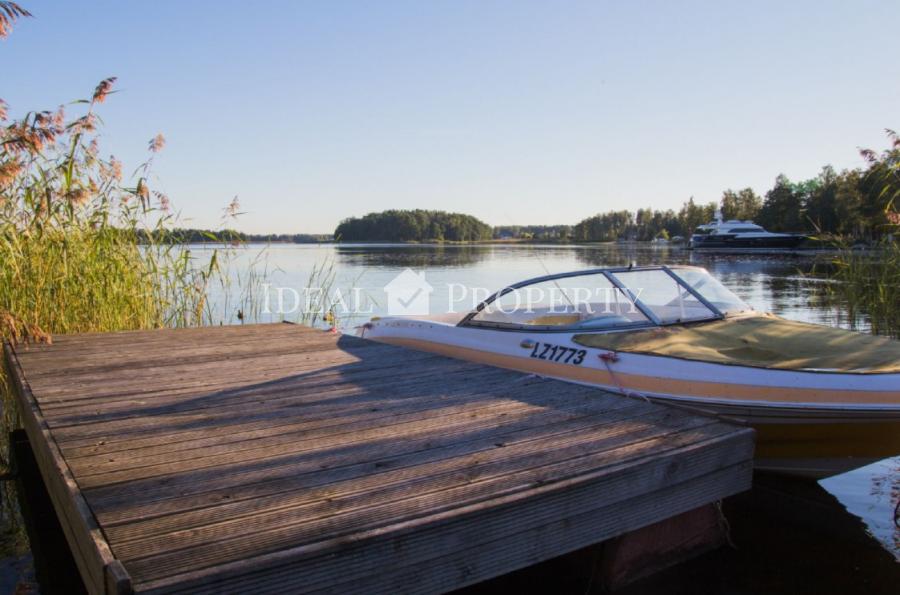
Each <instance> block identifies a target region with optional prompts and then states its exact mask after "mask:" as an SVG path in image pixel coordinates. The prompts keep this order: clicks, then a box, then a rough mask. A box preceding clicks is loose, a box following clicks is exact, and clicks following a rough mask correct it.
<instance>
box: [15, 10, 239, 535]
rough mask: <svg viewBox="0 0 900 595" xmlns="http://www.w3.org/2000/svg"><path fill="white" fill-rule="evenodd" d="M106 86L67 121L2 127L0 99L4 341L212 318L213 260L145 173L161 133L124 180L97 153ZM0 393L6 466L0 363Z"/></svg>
mask: <svg viewBox="0 0 900 595" xmlns="http://www.w3.org/2000/svg"><path fill="white" fill-rule="evenodd" d="M2 8H3V7H0V9H2ZM0 12H2V10H0ZM114 83H115V78H108V79H105V80H104V81H101V83H100V84H99V85H97V87H96V88H95V89H94V92H93V93H92V94H91V97H90V99H84V100H79V101H77V102H74V104H73V105H74V106H75V110H77V111H78V112H79V113H76V114H74V115H72V116H69V115H68V114H67V113H66V110H65V109H64V108H63V107H60V108H58V109H57V110H53V111H40V112H30V113H28V114H26V115H25V116H24V117H22V118H20V119H17V120H14V121H8V120H7V113H6V109H5V104H4V109H3V110H0V339H2V340H8V341H13V342H18V341H51V340H52V336H53V335H54V334H57V333H75V332H102V331H114V330H130V329H149V328H158V327H178V326H194V325H199V324H204V323H211V322H212V316H213V314H212V311H211V309H210V305H209V300H208V292H209V288H210V285H211V284H213V283H215V282H217V279H219V276H220V275H221V274H222V269H221V265H220V257H219V254H218V251H213V253H212V255H211V256H210V257H208V258H207V257H204V258H203V259H202V260H201V259H197V258H196V257H195V256H194V255H193V254H192V252H191V250H190V247H189V246H186V245H184V244H182V243H180V242H179V241H178V238H176V237H174V236H173V234H172V232H171V231H170V230H171V228H172V226H173V223H174V216H173V215H172V213H171V211H170V207H169V200H168V198H167V197H166V196H165V195H164V194H163V193H161V192H158V191H156V190H155V189H154V188H153V183H154V182H153V180H154V178H153V173H152V172H153V170H152V164H153V159H154V156H155V155H156V154H157V153H158V152H159V151H160V150H161V149H162V148H163V146H164V144H165V140H164V138H163V137H162V135H157V136H156V137H154V139H152V140H151V141H150V144H149V149H150V153H149V155H148V158H147V160H146V162H145V163H143V164H142V165H141V166H140V167H138V168H137V169H136V170H135V171H134V174H133V175H132V177H131V179H129V180H125V179H124V178H123V175H122V164H121V163H120V162H119V161H118V160H116V159H115V158H114V157H112V156H109V157H103V156H101V154H100V149H99V146H98V136H97V127H98V126H99V125H100V123H101V121H100V119H99V117H98V116H97V114H96V113H95V109H96V108H97V106H99V104H101V103H103V101H104V100H105V99H106V98H107V97H108V96H109V95H110V94H111V93H112V92H113V90H112V89H113V85H114ZM70 109H71V108H70ZM0 389H2V391H3V396H4V398H3V402H2V405H3V419H4V421H5V423H4V426H3V427H2V428H0V432H2V437H0V451H2V452H0V456H2V461H0V464H2V466H3V467H6V461H8V450H7V444H6V437H7V431H8V430H9V429H11V428H14V427H16V426H17V423H16V419H15V407H14V406H13V405H12V401H11V399H10V393H9V389H8V382H7V379H6V377H5V374H4V371H3V368H2V366H0ZM4 485H8V484H4ZM2 496H6V494H0V497H2ZM3 502H4V504H5V505H7V506H8V505H9V504H10V498H8V497H4V498H3ZM5 512H7V514H6V515H5V516H6V517H7V520H8V519H9V518H10V515H9V512H10V511H9V510H6V511H5ZM12 516H13V518H15V515H12Z"/></svg>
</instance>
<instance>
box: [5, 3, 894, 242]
mask: <svg viewBox="0 0 900 595" xmlns="http://www.w3.org/2000/svg"><path fill="white" fill-rule="evenodd" d="M18 2H19V3H20V4H21V5H22V6H23V7H24V8H26V9H28V10H29V11H31V12H32V13H33V14H34V17H35V18H33V19H27V20H23V21H19V23H18V25H17V26H16V28H15V29H14V31H13V33H12V35H11V36H10V37H9V38H8V39H6V40H5V41H0V97H2V98H3V99H5V100H6V101H7V102H8V103H9V104H10V113H11V115H12V116H18V115H22V114H23V113H24V112H25V111H28V110H33V109H48V108H54V107H56V106H57V105H59V104H61V103H66V102H68V101H71V100H74V99H78V98H82V97H87V96H89V95H90V93H91V92H92V90H93V88H94V86H95V85H96V84H97V83H98V82H99V81H100V80H101V79H103V78H105V77H108V76H117V77H118V81H117V83H116V89H117V90H118V93H116V94H115V95H112V96H110V97H109V98H108V100H107V102H106V103H104V104H103V105H102V106H101V107H102V109H101V111H100V115H101V117H102V118H103V120H104V122H105V125H104V128H103V133H102V140H101V149H102V151H103V153H111V154H114V155H116V157H117V158H120V159H122V160H123V161H124V162H125V165H126V171H130V169H133V168H134V167H136V166H137V165H138V164H140V163H141V162H142V161H144V159H145V158H146V156H147V153H146V150H147V143H148V141H149V140H150V139H151V138H152V137H153V136H154V135H155V134H157V133H158V132H161V133H163V134H164V135H165V137H166V139H167V144H166V147H165V149H164V150H163V152H162V153H160V154H159V155H158V157H157V158H156V159H155V162H154V163H155V165H154V171H155V175H156V178H157V179H156V180H155V181H154V184H155V187H156V188H158V189H160V190H161V191H163V192H165V193H166V194H168V195H169V197H170V199H171V200H172V203H173V205H174V206H175V207H176V209H177V210H178V211H179V212H180V214H181V215H180V216H181V219H182V223H183V224H184V225H185V226H194V227H208V228H216V227H218V226H219V225H220V221H221V215H222V210H223V208H224V207H225V206H226V204H227V203H228V202H229V201H230V200H231V199H232V197H234V196H237V197H238V198H239V200H240V203H241V210H242V211H244V214H243V215H242V216H241V217H240V218H239V220H238V221H237V222H236V224H234V223H231V224H229V226H230V227H236V228H238V229H241V230H243V231H247V232H253V233H264V232H273V233H330V232H332V231H333V229H334V227H335V226H336V224H337V223H338V222H339V221H340V220H341V219H343V218H346V217H350V216H358V215H362V214H365V213H368V212H372V211H380V210H383V209H387V208H428V209H442V210H450V211H459V212H465V213H470V214H472V215H475V216H477V217H479V218H481V219H483V220H484V221H486V222H487V223H490V224H492V225H512V224H516V225H526V224H574V223H576V222H577V221H579V220H580V219H582V218H584V217H587V216H590V215H593V214H595V213H598V212H603V211H607V210H612V209H632V210H634V209H637V208H639V207H652V208H655V209H667V208H672V209H677V208H679V207H680V205H681V204H682V203H683V202H684V201H685V200H687V199H688V197H691V196H693V197H694V198H695V199H696V200H698V201H700V202H709V201H713V200H717V199H718V198H719V197H720V196H721V193H722V191H723V190H724V189H726V188H743V187H747V186H750V187H752V188H754V189H755V190H756V191H757V192H758V193H760V194H762V193H764V192H765V191H766V190H767V189H769V188H770V187H771V186H772V184H773V181H774V179H775V177H776V176H777V175H778V174H779V173H784V174H785V175H787V176H788V177H790V178H791V179H806V178H810V177H813V176H815V175H816V174H817V173H818V172H819V171H820V169H821V167H822V166H823V165H825V164H831V165H833V166H834V167H836V168H838V169H843V168H850V167H860V166H862V165H863V162H862V160H861V158H860V157H859V153H858V147H870V148H875V149H882V148H885V147H886V146H887V142H886V140H885V136H884V128H895V129H896V128H900V62H898V60H897V56H898V55H900V36H897V35H896V24H897V23H898V22H900V2H897V1H896V0H862V1H855V2H846V1H843V0H840V1H831V0H818V1H814V2H807V1H792V2H784V1H783V0H782V1H780V2H753V1H747V0H743V1H740V2H731V1H715V2H712V1H711V2H690V1H684V2H650V1H646V2H643V1H632V2H628V1H624V0H617V1H600V0H597V1H593V2H575V1H569V2H533V1H527V0H519V1H510V2H499V1H489V0H488V1H480V2H474V1H473V2H467V1H461V0H458V1H454V2H449V1H440V0H435V1H429V2H416V1H409V2H400V1H392V0H386V1H384V2H349V1H335V2H324V1H320V2H297V1H292V2H274V1H272V2H268V1H265V0H260V1H258V2H247V1H246V0H245V1H242V2H231V1H223V0H217V1H215V2H211V1H210V2H207V1H201V0H191V1H185V0H182V1H160V0H155V1H153V2H146V1H145V2H132V1H123V0H107V1H105V2H98V1H91V0H80V1H77V2H75V1H68V0H55V1H52V2H50V1H41V0H18ZM72 109H73V110H74V109H75V107H74V106H73V108H72Z"/></svg>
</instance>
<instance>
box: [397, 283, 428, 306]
mask: <svg viewBox="0 0 900 595" xmlns="http://www.w3.org/2000/svg"><path fill="white" fill-rule="evenodd" d="M421 294H422V288H421V287H420V288H418V289H417V290H416V291H415V292H413V294H412V295H411V296H410V297H409V299H406V300H404V299H403V298H402V297H400V296H399V295H398V296H397V301H398V302H400V305H401V306H403V307H404V308H409V305H410V304H411V303H413V301H414V300H415V299H416V298H417V297H419V296H420V295H421Z"/></svg>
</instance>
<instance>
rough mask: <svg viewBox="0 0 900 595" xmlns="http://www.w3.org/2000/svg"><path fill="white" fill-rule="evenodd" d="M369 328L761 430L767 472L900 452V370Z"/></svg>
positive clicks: (813, 472) (426, 327) (557, 339)
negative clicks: (782, 364) (757, 364)
mask: <svg viewBox="0 0 900 595" xmlns="http://www.w3.org/2000/svg"><path fill="white" fill-rule="evenodd" d="M367 327H368V328H367V329H366V330H365V335H364V336H366V337H367V338H370V339H374V340H376V341H383V342H386V343H392V344H397V345H403V346H405V347H409V348H413V349H419V350H424V351H429V352H433V353H439V354H442V355H446V356H449V357H455V358H459V359H464V360H468V361H473V362H478V363H484V364H488V365H494V366H498V367H503V368H509V369H514V370H519V371H522V372H527V373H533V374H539V375H541V376H547V377H552V378H558V379H560V380H565V381H569V382H575V383H579V384H587V385H591V386H597V387H600V388H604V389H606V390H611V391H614V392H619V393H622V394H624V395H627V396H631V397H638V398H647V399H650V400H652V401H656V402H661V403H665V404H667V405H671V406H676V407H681V408H687V409H690V410H692V411H696V412H701V413H706V414H713V415H717V416H722V417H724V418H727V419H729V420H732V421H735V422H737V423H742V424H746V425H749V426H752V427H753V428H755V429H756V431H757V451H756V463H757V467H759V468H761V469H766V470H770V471H778V472H783V473H790V474H794V475H804V476H812V477H825V476H828V475H831V474H834V473H838V472H842V471H845V470H849V469H852V468H855V467H858V466H862V465H865V464H867V463H869V462H871V461H874V460H878V459H881V458H885V457H888V456H894V455H897V454H900V374H873V375H864V374H840V373H817V372H797V371H786V370H773V369H761V368H752V367H743V366H733V365H721V364H710V363H705V362H692V361H685V360H679V359H675V358H668V357H659V356H652V355H644V354H633V353H621V352H620V353H615V354H612V353H611V352H609V351H607V350H604V349H594V348H583V347H582V346H580V345H578V344H576V343H574V342H573V341H572V336H571V334H569V333H527V332H510V331H492V330H484V329H468V328H462V327H456V326H452V325H449V324H446V323H437V322H431V321H427V320H413V319H403V318H393V319H382V320H379V321H375V322H373V323H371V324H369V325H367ZM535 344H537V345H538V346H539V348H540V346H541V345H553V346H558V347H559V348H560V349H562V348H563V347H565V348H567V350H566V351H565V353H567V354H568V352H569V350H577V351H583V352H584V355H583V356H582V357H580V359H581V361H580V362H579V363H578V364H577V365H575V364H573V363H572V362H573V361H574V359H572V360H570V361H569V362H568V363H567V362H566V361H565V358H564V357H561V358H560V361H548V360H547V359H541V358H540V357H534V356H533V353H535V348H534V347H533V345H535ZM539 350H540V349H539ZM539 350H538V351H539ZM575 359H579V358H578V357H577V356H576V358H575Z"/></svg>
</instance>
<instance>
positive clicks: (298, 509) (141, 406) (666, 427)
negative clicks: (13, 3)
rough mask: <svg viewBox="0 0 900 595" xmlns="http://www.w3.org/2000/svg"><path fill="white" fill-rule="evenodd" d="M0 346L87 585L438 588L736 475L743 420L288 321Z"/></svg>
mask: <svg viewBox="0 0 900 595" xmlns="http://www.w3.org/2000/svg"><path fill="white" fill-rule="evenodd" d="M6 357H7V363H8V365H9V368H10V370H11V372H12V374H13V378H14V380H15V383H16V386H17V388H18V391H17V392H18V399H19V406H20V408H21V410H22V419H23V424H24V426H25V429H26V431H27V433H28V436H29V439H30V441H31V443H32V448H33V449H34V451H35V455H36V458H37V460H38V463H39V466H40V469H41V473H42V475H43V477H44V481H45V483H46V484H47V487H48V491H49V492H50V495H51V498H52V500H53V502H54V506H55V508H56V510H57V514H58V515H59V516H60V520H61V524H62V525H63V528H64V531H65V533H66V538H67V540H68V542H69V544H70V547H71V548H72V550H73V553H74V556H75V559H76V562H77V564H78V567H79V570H80V572H81V574H82V577H83V579H84V581H85V584H86V585H87V587H88V589H89V590H90V591H91V592H94V593H104V592H106V593H125V592H129V591H131V590H133V591H135V592H188V591H189V592H207V591H210V592H211V591H217V592H222V591H231V592H236V591H245V590H249V589H252V590H253V591H254V592H269V591H279V592H284V591H288V590H290V591H303V592H341V593H346V592H366V593H376V592H384V593H389V592H390V593H395V592H405V593H418V592H435V591H448V590H452V589H456V588H459V587H462V586H465V585H467V584H471V583H474V582H477V581H480V580H484V579H487V578H490V577H493V576H496V575H499V574H503V573H506V572H510V571H512V570H515V569H517V568H521V567H523V566H526V565H529V564H533V563H536V562H539V561H542V560H545V559H548V558H550V557H554V556H558V555H561V554H563V553H566V552H568V551H572V550H574V549H577V548H579V547H583V546H585V545H589V544H592V543H596V542H599V541H602V540H605V539H608V538H610V537H613V536H616V535H620V534H622V533H624V532H627V531H630V530H633V529H636V528H639V527H642V526H645V525H647V524H650V523H653V522H656V521H659V520H662V519H664V518H667V517H670V516H673V515H675V514H678V513H680V512H683V511H686V510H690V509H693V508H696V507H698V506H701V505H703V504H706V503H709V502H711V501H715V500H717V499H719V498H722V497H724V496H727V495H730V494H733V493H735V492H738V491H741V490H744V489H746V488H748V487H749V485H750V477H751V476H750V474H751V458H752V451H753V434H752V431H751V430H748V429H745V428H739V427H736V426H733V425H730V424H726V423H722V422H720V421H717V420H715V419H711V418H706V417H699V416H694V415H690V414H686V413H684V412H681V411H676V410H673V409H670V408H666V407H663V406H660V405H653V404H650V403H647V402H644V401H642V400H640V399H632V398H626V397H622V396H617V395H612V394H609V393H605V392H603V391H600V390H597V389H592V388H589V387H583V386H577V385H573V384H566V383H562V382H559V381H555V380H548V379H543V378H538V377H534V376H527V375H524V374H520V373H517V372H511V371H507V370H501V369H497V368H491V367H487V366H481V365H476V364H472V363H468V362H463V361H458V360H453V359H449V358H445V357H442V356H437V355H433V354H428V353H422V352H416V351H411V350H408V349H404V348H401V347H394V346H389V345H383V344H378V343H373V342H371V341H366V340H362V339H358V338H355V337H349V336H337V335H333V334H329V333H325V332H322V331H317V330H312V329H307V328H303V327H298V326H295V325H287V324H273V325H248V326H241V327H214V328H202V329H184V330H160V331H139V332H123V333H108V334H93V335H68V336H59V337H55V338H54V344H53V345H31V346H20V347H19V348H17V349H15V350H14V349H12V348H10V347H9V346H7V348H6Z"/></svg>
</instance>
